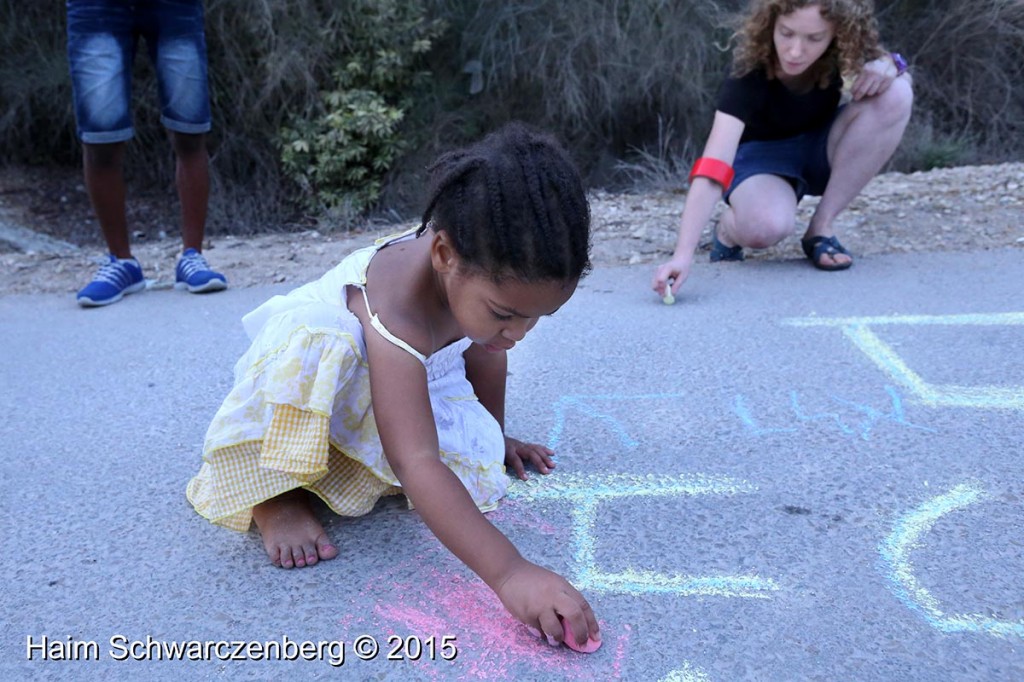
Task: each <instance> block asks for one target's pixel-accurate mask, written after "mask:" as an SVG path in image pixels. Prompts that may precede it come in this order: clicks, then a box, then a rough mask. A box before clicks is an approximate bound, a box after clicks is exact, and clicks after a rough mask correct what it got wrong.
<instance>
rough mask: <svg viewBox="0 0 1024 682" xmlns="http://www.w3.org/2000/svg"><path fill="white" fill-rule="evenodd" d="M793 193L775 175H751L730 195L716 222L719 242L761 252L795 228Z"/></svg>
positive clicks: (794, 197) (785, 181)
mask: <svg viewBox="0 0 1024 682" xmlns="http://www.w3.org/2000/svg"><path fill="white" fill-rule="evenodd" d="M796 203H797V202H796V193H795V192H794V190H793V186H792V185H791V184H790V182H789V181H788V180H786V179H785V178H782V177H779V176H778V175H768V174H760V175H752V176H750V177H748V178H746V179H745V180H743V181H742V182H741V183H740V185H739V186H737V187H735V188H734V189H733V190H732V192H731V193H730V194H729V206H728V207H727V208H726V209H725V211H724V212H723V213H722V216H721V219H720V220H719V222H718V228H717V231H718V240H719V241H720V242H722V243H723V244H725V245H726V246H735V245H737V244H738V245H740V246H745V247H749V248H754V249H764V248H768V247H769V246H773V245H775V244H777V243H779V242H780V241H782V240H783V239H785V238H786V237H787V236H789V235H790V234H792V233H793V231H794V230H795V229H796Z"/></svg>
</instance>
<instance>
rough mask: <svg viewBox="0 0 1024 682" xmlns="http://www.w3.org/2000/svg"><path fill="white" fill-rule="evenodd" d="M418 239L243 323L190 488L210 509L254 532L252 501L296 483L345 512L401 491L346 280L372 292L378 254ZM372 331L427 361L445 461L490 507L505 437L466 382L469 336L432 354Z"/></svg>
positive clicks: (500, 481) (350, 266) (218, 518)
mask: <svg viewBox="0 0 1024 682" xmlns="http://www.w3.org/2000/svg"><path fill="white" fill-rule="evenodd" d="M409 238H413V235H411V234H409V233H406V234H405V235H400V236H399V237H397V238H392V239H382V240H379V241H378V242H377V243H376V244H374V245H373V246H369V247H366V248H364V249H360V250H358V251H355V252H353V253H352V254H350V255H349V256H348V257H346V258H345V259H344V260H343V261H342V262H341V263H340V264H339V265H338V266H336V267H335V268H334V269H333V270H331V271H329V272H328V273H327V274H325V275H324V276H323V277H321V278H320V279H319V280H317V281H315V282H311V283H310V284H306V285H305V286H302V287H299V288H298V289H295V290H294V291H292V292H290V293H288V294H287V295H285V296H274V297H273V298H271V299H270V300H268V301H267V302H266V303H264V304H263V305H261V306H260V307H258V308H256V309H255V310H253V311H252V312H251V313H249V314H248V315H246V316H245V317H243V318H242V324H243V326H244V327H245V330H246V332H247V333H248V335H249V337H250V338H251V339H252V345H251V346H250V347H249V350H248V351H246V352H245V354H244V355H243V356H242V357H241V358H240V359H239V360H238V363H237V364H236V365H235V383H234V388H232V389H231V392H230V393H229V394H228V397H227V398H226V399H225V400H224V403H223V404H222V405H221V407H220V409H219V410H218V411H217V414H216V415H215V416H214V418H213V423H211V424H210V428H209V430H208V431H207V432H206V441H205V444H204V446H203V464H202V467H201V468H200V470H199V473H198V474H197V475H196V476H195V478H193V479H192V480H191V481H189V484H188V488H187V491H186V493H187V495H188V499H189V501H190V502H191V503H192V505H193V506H194V507H195V509H196V511H197V512H199V513H200V514H201V515H202V516H204V517H206V518H207V519H209V520H210V521H212V522H214V523H217V524H219V525H222V526H226V527H228V528H231V529H234V530H238V531H246V530H248V528H249V523H250V520H251V519H252V508H253V506H254V505H256V504H259V503H260V502H263V501H265V500H268V499H270V498H272V497H275V496H277V495H280V494H281V493H284V492H287V491H288V490H292V489H294V488H305V489H307V490H310V491H312V492H314V493H316V494H317V495H318V496H319V497H320V498H321V499H322V500H323V501H324V502H326V503H327V505H328V506H329V507H330V508H331V509H332V510H334V511H335V512H336V513H338V514H340V515H342V516H359V515H362V514H366V513H367V512H369V511H370V510H371V509H372V508H373V506H374V504H375V503H376V502H377V500H378V499H379V498H380V497H381V496H384V495H393V494H397V493H400V492H401V488H400V486H399V482H398V479H396V478H395V475H394V474H393V473H392V471H391V467H390V466H388V463H387V460H386V459H385V457H384V451H383V448H382V447H381V444H380V437H379V436H378V434H377V426H376V424H375V423H374V419H373V406H372V405H371V403H370V376H369V367H368V365H367V363H366V346H365V342H364V340H363V328H362V325H361V324H360V323H359V320H358V319H357V318H356V317H355V315H353V314H352V312H351V311H350V310H349V309H348V307H347V305H346V289H345V287H346V286H347V285H349V284H352V285H355V286H356V287H358V288H359V289H361V290H362V291H363V295H364V296H365V295H366V293H365V285H366V270H367V268H368V267H369V264H370V259H371V258H372V257H373V255H374V254H375V253H376V252H377V250H378V249H380V248H381V247H382V246H384V245H386V244H389V243H392V242H394V241H397V240H399V239H409ZM367 310H370V311H372V310H373V308H371V307H370V305H369V301H367ZM374 326H375V328H376V329H378V330H379V331H381V333H382V334H383V335H384V336H385V337H387V338H389V339H390V340H391V341H392V342H393V343H395V344H397V345H399V346H401V347H403V348H405V349H406V350H407V351H408V352H410V353H412V354H413V355H416V356H417V357H418V358H419V359H420V360H421V361H422V362H423V363H424V365H425V367H426V370H427V381H428V385H427V387H428V391H429V394H430V404H431V407H432V408H433V411H434V420H435V423H436V424H437V436H438V441H439V444H440V450H441V452H440V454H441V459H442V461H444V463H445V464H446V465H447V466H448V467H449V468H450V469H451V470H452V471H453V472H455V474H456V475H457V476H458V477H459V479H460V480H461V481H462V483H463V484H464V485H465V486H466V489H467V490H468V491H469V493H470V495H472V497H473V500H474V501H475V502H476V504H477V506H478V507H480V508H481V509H482V510H484V511H487V510H490V509H493V508H494V507H495V506H497V503H498V500H500V499H501V497H503V496H504V494H505V491H506V489H507V486H508V477H507V476H506V475H505V466H504V458H505V444H504V437H503V436H502V433H501V428H500V427H499V426H498V423H497V421H495V419H494V417H492V416H491V414H490V413H489V412H488V411H487V410H486V409H485V408H484V406H483V405H481V404H480V402H479V401H478V400H477V399H476V396H475V395H474V393H473V387H472V385H471V384H470V383H469V381H468V380H467V379H466V367H465V362H464V360H463V357H462V354H463V352H464V351H465V350H466V349H467V348H468V347H469V345H470V341H469V339H461V340H459V341H456V342H455V343H452V344H450V345H449V346H446V347H445V348H443V349H441V350H439V351H437V352H436V353H434V354H433V355H431V356H429V357H426V358H424V357H423V356H422V355H420V354H418V353H417V352H416V351H415V350H414V349H412V348H411V347H409V346H408V344H406V343H404V342H403V341H402V340H400V339H398V338H396V337H394V336H393V335H392V334H390V332H388V331H387V330H386V329H384V327H383V325H381V324H380V322H379V320H376V319H374Z"/></svg>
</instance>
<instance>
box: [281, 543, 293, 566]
mask: <svg viewBox="0 0 1024 682" xmlns="http://www.w3.org/2000/svg"><path fill="white" fill-rule="evenodd" d="M279 551H280V552H281V568H293V567H294V566H295V560H294V559H293V558H292V548H291V547H287V546H284V545H282V546H281V548H280V550H279Z"/></svg>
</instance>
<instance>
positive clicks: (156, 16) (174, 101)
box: [143, 0, 211, 252]
mask: <svg viewBox="0 0 1024 682" xmlns="http://www.w3.org/2000/svg"><path fill="white" fill-rule="evenodd" d="M143 26H144V29H143V31H144V32H143V35H145V37H146V44H147V46H148V47H149V53H150V57H151V58H152V60H153V63H154V65H155V67H156V73H157V81H158V85H159V88H160V104H161V109H160V122H161V123H163V125H164V126H165V127H166V128H167V129H168V131H169V132H170V137H171V144H172V146H173V147H174V154H175V158H176V165H175V181H176V184H177V187H178V198H179V199H180V200H181V222H182V225H181V238H182V245H183V249H184V250H185V251H188V250H189V249H195V250H196V251H197V252H201V251H202V248H203V234H204V232H205V229H206V214H207V208H208V205H209V197H210V172H209V156H208V154H207V151H206V139H205V133H207V132H209V130H210V127H211V122H210V100H209V86H208V82H207V81H208V78H207V61H206V35H205V32H204V28H203V5H202V2H201V0H193V1H191V2H180V1H179V2H157V3H155V4H154V5H153V6H152V8H151V10H150V11H149V12H147V14H146V15H145V17H144V19H143Z"/></svg>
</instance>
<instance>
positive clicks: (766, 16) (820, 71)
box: [733, 0, 885, 87]
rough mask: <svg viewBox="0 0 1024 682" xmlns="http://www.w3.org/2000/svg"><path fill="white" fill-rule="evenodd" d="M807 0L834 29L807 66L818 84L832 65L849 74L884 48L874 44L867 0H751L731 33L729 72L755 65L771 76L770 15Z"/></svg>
mask: <svg viewBox="0 0 1024 682" xmlns="http://www.w3.org/2000/svg"><path fill="white" fill-rule="evenodd" d="M812 5H817V6H818V8H819V9H820V11H821V16H822V18H823V19H825V20H826V21H828V22H831V24H832V26H833V28H834V29H835V37H834V38H833V39H832V43H831V44H830V45H829V46H828V48H827V49H826V50H825V53H824V54H823V55H822V56H821V57H820V58H819V59H818V61H817V62H816V63H815V64H814V65H813V66H811V74H812V75H813V76H814V78H815V80H816V81H817V83H818V85H819V86H820V87H826V86H827V85H828V83H829V81H830V80H831V79H832V76H833V74H834V73H835V72H836V70H837V69H838V70H839V73H840V74H841V75H843V76H852V75H855V74H856V73H857V72H858V71H859V70H860V68H861V67H862V66H864V64H865V62H869V61H871V60H872V59H877V58H879V57H881V56H882V55H884V54H885V50H883V49H882V46H881V45H880V44H879V39H878V22H877V21H876V19H875V12H874V2H872V0H751V2H750V6H749V7H748V9H747V13H746V14H744V15H743V16H741V17H739V19H738V21H737V24H738V27H737V29H736V32H735V33H734V34H733V39H734V40H735V41H736V47H735V50H734V52H733V76H736V77H742V76H745V75H746V74H748V73H750V72H751V71H754V70H755V69H757V68H759V67H760V68H764V70H765V73H767V75H768V78H769V79H772V78H775V77H776V70H777V64H778V55H776V54H775V40H774V39H773V34H774V31H775V20H776V19H777V18H778V17H780V16H783V15H786V14H789V13H790V12H794V11H796V10H798V9H803V8H804V7H810V6H812Z"/></svg>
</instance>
